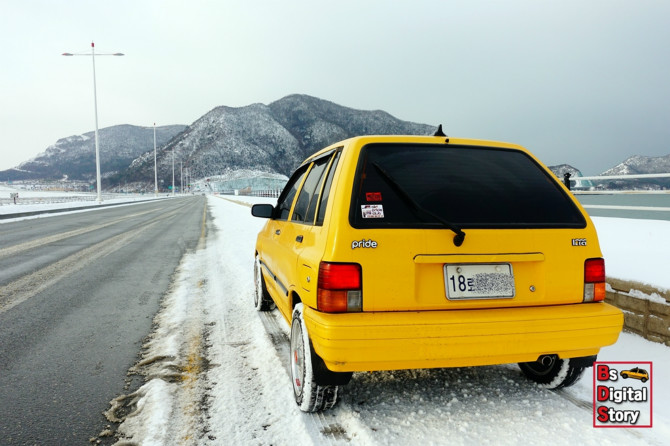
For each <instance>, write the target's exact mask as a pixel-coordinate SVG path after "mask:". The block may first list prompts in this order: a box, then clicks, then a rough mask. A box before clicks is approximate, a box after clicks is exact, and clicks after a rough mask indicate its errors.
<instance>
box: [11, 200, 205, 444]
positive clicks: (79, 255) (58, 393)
mask: <svg viewBox="0 0 670 446" xmlns="http://www.w3.org/2000/svg"><path fill="white" fill-rule="evenodd" d="M205 222H206V201H205V198H204V197H188V198H173V199H168V200H160V201H152V202H147V203H141V204H134V205H130V206H119V207H110V208H105V209H100V210H95V211H89V212H82V213H76V214H67V215H57V216H50V217H48V218H41V219H34V220H26V221H22V222H14V223H4V224H0V444H2V445H24V444H29V445H35V444H39V445H77V444H82V445H85V444H90V443H89V439H90V438H92V437H95V436H97V435H98V434H99V433H100V432H101V430H103V429H104V427H105V426H106V425H107V424H109V423H108V422H107V421H106V420H105V418H104V417H103V415H102V412H104V411H105V410H107V409H108V408H109V402H110V401H111V400H112V399H113V398H115V397H116V396H119V395H121V394H124V393H128V391H129V389H128V386H130V385H133V384H132V383H131V382H130V381H129V379H128V378H127V376H126V374H127V371H128V369H129V368H130V367H131V366H132V365H133V364H134V363H135V362H136V360H137V358H138V354H139V353H140V349H141V346H142V343H143V341H144V339H145V338H146V336H147V335H149V334H150V332H151V327H152V320H153V317H154V316H155V314H156V313H157V312H158V309H159V305H160V300H161V298H162V297H163V295H164V294H165V293H166V292H167V290H168V287H169V285H170V281H171V277H172V275H173V273H174V272H175V269H176V268H177V266H178V264H179V261H180V260H181V258H182V256H183V255H184V254H185V253H186V252H187V251H191V250H194V249H196V247H197V244H198V242H199V241H200V240H201V238H204V235H205V228H206V224H205Z"/></svg>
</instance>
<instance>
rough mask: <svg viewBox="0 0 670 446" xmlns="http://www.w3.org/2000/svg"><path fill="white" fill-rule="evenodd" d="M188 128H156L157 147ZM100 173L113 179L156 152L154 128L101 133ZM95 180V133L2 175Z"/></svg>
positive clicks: (124, 128) (55, 146) (69, 139)
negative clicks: (154, 148) (134, 161)
mask: <svg viewBox="0 0 670 446" xmlns="http://www.w3.org/2000/svg"><path fill="white" fill-rule="evenodd" d="M185 128H186V126H185V125H169V126H161V127H156V144H157V145H159V146H161V145H163V144H165V143H167V142H168V141H169V140H170V138H172V137H173V136H175V135H176V134H178V133H180V132H182V131H183V130H184V129H185ZM98 137H99V146H100V171H101V173H102V175H103V176H109V175H111V174H114V173H116V172H119V171H123V170H125V169H127V168H128V166H129V165H130V163H131V162H132V161H133V160H134V159H136V158H137V157H138V156H139V155H140V154H142V153H144V152H146V151H147V150H149V149H151V151H152V152H153V145H154V129H153V127H138V126H134V125H117V126H113V127H106V128H102V129H100V130H99V131H98ZM63 178H68V179H70V180H89V181H91V180H92V181H95V132H88V133H84V134H83V135H75V136H69V137H67V138H62V139H59V140H58V141H57V142H56V143H55V144H53V145H51V146H49V147H47V149H46V150H45V151H44V152H42V153H40V154H39V155H37V156H36V157H35V158H33V159H31V160H29V161H26V162H24V163H21V164H20V165H19V166H18V167H15V168H13V169H8V170H5V171H2V172H0V179H2V180H11V181H18V180H60V179H63Z"/></svg>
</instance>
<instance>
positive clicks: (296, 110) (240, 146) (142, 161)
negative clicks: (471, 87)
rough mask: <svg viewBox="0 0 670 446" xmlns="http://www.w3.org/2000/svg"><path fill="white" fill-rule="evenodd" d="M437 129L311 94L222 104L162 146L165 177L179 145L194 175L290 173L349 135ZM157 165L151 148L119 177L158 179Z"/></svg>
mask: <svg viewBox="0 0 670 446" xmlns="http://www.w3.org/2000/svg"><path fill="white" fill-rule="evenodd" d="M434 130H435V127H434V126H429V125H424V124H415V123H411V122H406V121H401V120H399V119H397V118H394V117H393V116H391V115H390V114H388V113H386V112H383V111H378V110H377V111H363V110H355V109H352V108H347V107H343V106H341V105H337V104H334V103H332V102H329V101H325V100H323V99H319V98H315V97H312V96H306V95H291V96H287V97H285V98H283V99H280V100H278V101H275V102H273V103H271V104H269V105H265V104H252V105H248V106H245V107H237V108H233V107H225V106H221V107H217V108H215V109H213V110H211V111H210V112H209V113H207V114H205V115H204V116H202V117H201V118H200V119H198V120H197V121H195V122H194V123H193V124H192V125H191V126H189V127H188V128H187V129H186V130H185V131H184V132H183V133H181V134H179V135H178V136H177V137H175V138H174V139H173V140H172V141H170V142H169V143H168V144H167V145H166V146H165V147H164V148H163V149H162V150H161V154H160V155H159V160H158V164H159V166H158V170H159V178H162V179H164V181H166V180H165V179H166V178H168V177H171V175H172V151H173V150H174V152H175V159H176V162H177V163H178V164H179V163H180V162H183V166H184V168H188V172H189V175H190V176H191V178H193V179H199V178H205V177H211V176H216V175H220V174H222V173H223V172H226V171H235V170H240V169H248V170H254V171H261V172H270V173H279V174H283V175H290V174H291V172H292V171H293V170H294V169H295V168H296V167H297V166H298V165H299V164H300V162H302V160H304V159H305V158H306V157H308V156H309V155H311V154H312V153H314V152H316V151H317V150H319V149H321V148H323V147H325V146H327V145H329V144H332V143H334V142H337V141H340V140H342V139H345V138H349V137H352V136H356V135H366V134H367V135H370V134H414V135H428V134H432V133H433V132H434ZM180 167H181V166H180ZM153 169H154V164H153V153H150V154H149V153H148V154H145V155H144V156H141V157H139V158H137V159H136V160H135V161H133V163H132V165H131V166H130V168H129V169H128V170H127V171H126V172H124V173H122V174H121V175H119V176H118V177H117V178H116V181H118V182H119V183H121V182H125V183H131V182H142V181H152V180H153ZM110 180H112V181H113V180H114V179H110Z"/></svg>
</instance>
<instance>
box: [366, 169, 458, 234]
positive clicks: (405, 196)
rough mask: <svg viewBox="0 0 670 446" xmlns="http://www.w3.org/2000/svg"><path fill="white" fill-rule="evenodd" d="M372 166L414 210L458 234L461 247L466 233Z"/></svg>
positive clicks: (382, 171) (381, 170)
mask: <svg viewBox="0 0 670 446" xmlns="http://www.w3.org/2000/svg"><path fill="white" fill-rule="evenodd" d="M372 165H373V166H374V167H375V169H377V172H379V174H380V175H381V177H382V178H383V179H384V181H386V183H387V184H388V185H389V186H391V188H392V189H393V190H394V191H395V193H396V194H398V196H399V197H400V198H402V200H403V201H404V202H405V203H406V204H408V205H409V206H410V207H412V208H414V209H415V210H418V211H420V212H423V213H424V214H426V215H429V216H431V217H432V218H434V219H435V220H437V221H438V222H440V223H442V224H443V225H444V226H445V227H446V228H448V229H451V231H452V232H453V233H454V234H456V235H454V245H456V246H461V245H462V244H463V241H464V240H465V232H463V230H462V229H461V228H459V227H458V226H456V225H455V224H453V223H451V222H450V221H447V220H445V219H444V218H442V217H440V216H439V215H437V214H436V213H434V212H432V211H429V210H428V209H426V208H424V207H423V206H421V205H420V204H419V203H418V202H417V201H416V200H414V199H413V198H412V197H411V196H410V195H409V194H408V193H407V192H405V190H404V189H403V188H402V187H400V185H399V184H398V182H397V181H396V180H394V179H393V177H392V176H391V175H390V174H389V173H388V172H386V171H385V170H384V169H383V168H382V167H381V166H380V165H379V164H377V163H376V162H372Z"/></svg>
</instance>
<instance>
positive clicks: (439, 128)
mask: <svg viewBox="0 0 670 446" xmlns="http://www.w3.org/2000/svg"><path fill="white" fill-rule="evenodd" d="M433 136H447V135H445V134H444V132H443V131H442V124H440V125H439V126H437V130H436V131H435V134H434V135H433Z"/></svg>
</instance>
